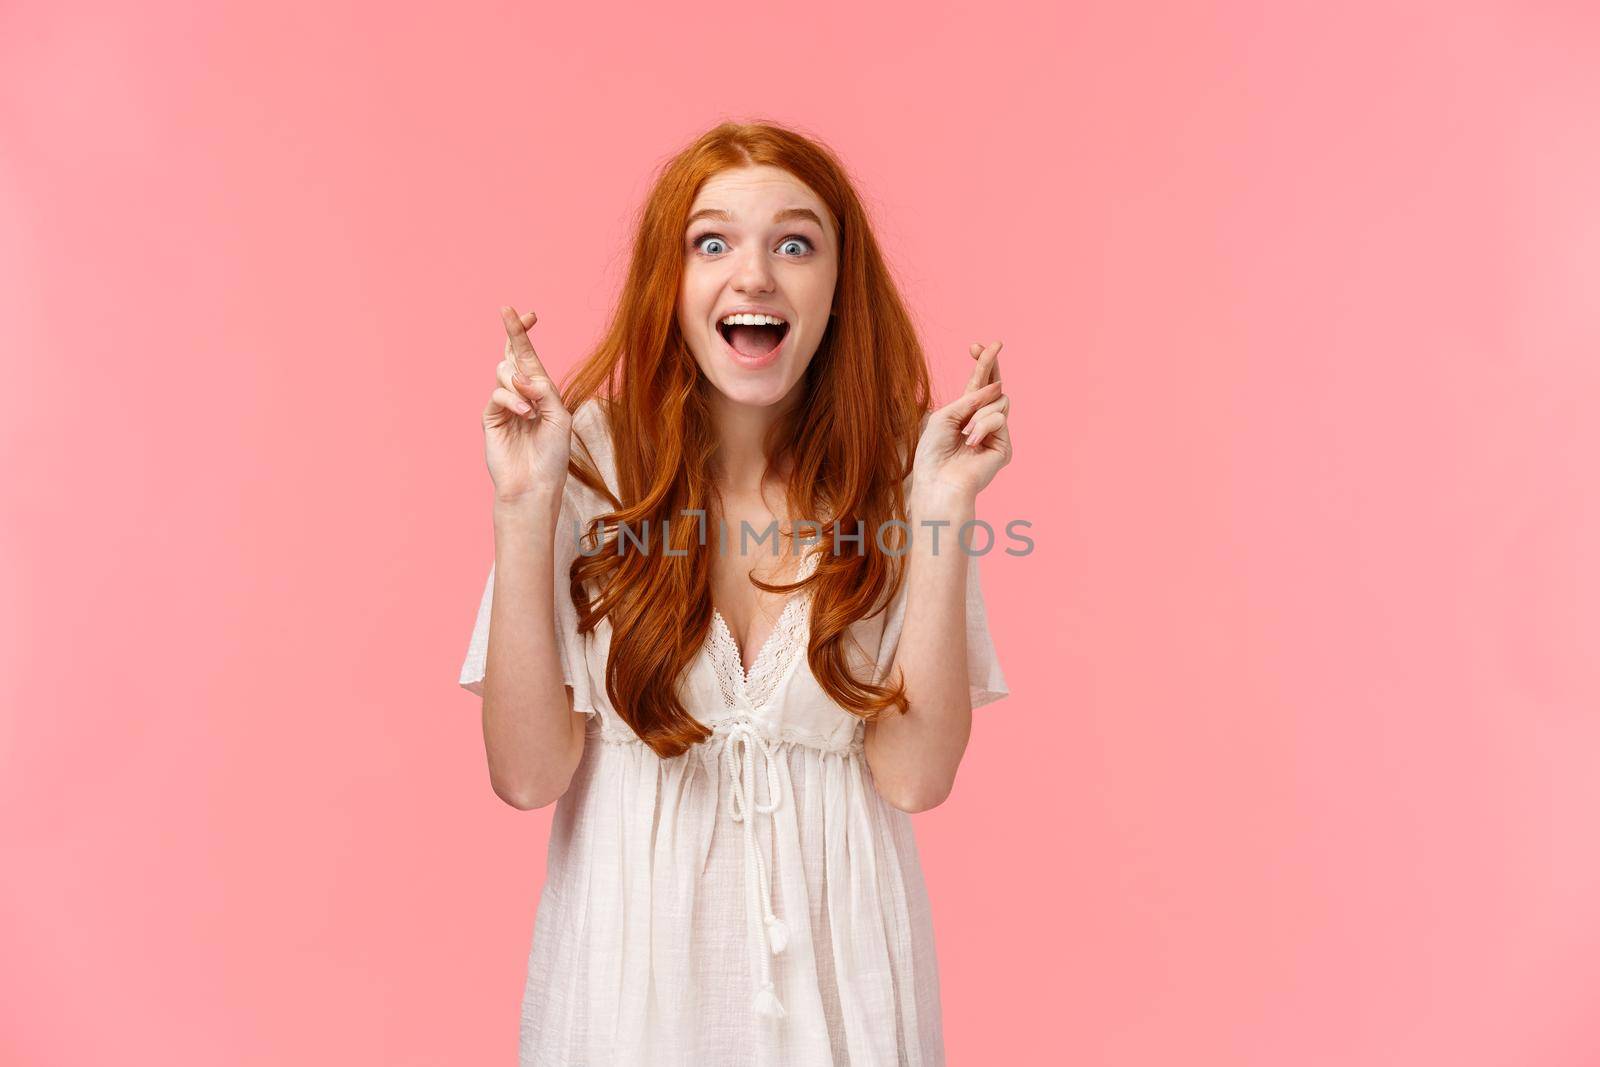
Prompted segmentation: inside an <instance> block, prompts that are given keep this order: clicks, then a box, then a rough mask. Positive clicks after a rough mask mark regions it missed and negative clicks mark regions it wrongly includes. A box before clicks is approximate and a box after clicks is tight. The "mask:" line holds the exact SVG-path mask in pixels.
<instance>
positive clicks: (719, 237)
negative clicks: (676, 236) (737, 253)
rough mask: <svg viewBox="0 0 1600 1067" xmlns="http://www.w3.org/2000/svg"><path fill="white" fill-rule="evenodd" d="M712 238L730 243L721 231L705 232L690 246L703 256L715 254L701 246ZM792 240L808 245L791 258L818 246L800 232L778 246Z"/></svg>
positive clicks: (797, 257) (786, 238)
mask: <svg viewBox="0 0 1600 1067" xmlns="http://www.w3.org/2000/svg"><path fill="white" fill-rule="evenodd" d="M711 240H717V241H721V242H722V243H723V244H727V243H728V239H727V238H725V237H723V236H722V235H721V234H720V233H703V234H701V235H700V236H699V237H696V238H694V239H693V240H692V241H690V242H689V246H690V247H691V248H693V249H694V250H695V251H696V252H699V253H700V254H701V255H703V256H710V255H715V253H711V252H706V251H704V250H703V249H701V247H700V246H701V245H702V244H703V243H705V242H706V241H711ZM791 241H799V242H800V243H801V244H803V245H805V246H806V250H805V252H802V253H800V254H799V255H794V256H790V257H789V258H790V259H799V258H800V256H801V255H809V254H810V253H812V252H815V251H816V246H815V245H813V244H812V243H811V238H809V237H806V236H803V235H801V234H798V233H791V234H790V235H789V236H787V237H785V238H784V239H783V240H782V241H779V242H778V247H779V248H782V247H783V246H784V245H786V244H789V243H790V242H791Z"/></svg>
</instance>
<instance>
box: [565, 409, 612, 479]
mask: <svg viewBox="0 0 1600 1067" xmlns="http://www.w3.org/2000/svg"><path fill="white" fill-rule="evenodd" d="M572 458H573V459H575V460H577V461H578V462H579V463H580V464H583V465H585V466H589V467H592V468H593V469H594V470H595V472H596V473H598V474H599V475H600V477H601V478H602V479H604V480H605V483H606V486H607V487H608V488H609V489H610V490H611V491H612V492H613V493H615V492H616V491H617V457H616V450H615V448H614V447H613V443H612V438H611V419H610V415H609V412H608V408H607V403H606V401H605V399H604V398H603V397H598V396H594V397H590V398H589V399H587V400H585V401H584V402H583V403H581V404H579V405H578V406H577V408H576V409H575V410H574V411H573V412H572ZM584 488H585V492H588V493H591V494H592V493H593V491H592V490H589V489H588V488H587V487H584ZM593 495H594V496H595V497H596V498H597V500H598V494H593Z"/></svg>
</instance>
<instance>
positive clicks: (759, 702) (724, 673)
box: [705, 551, 818, 711]
mask: <svg viewBox="0 0 1600 1067" xmlns="http://www.w3.org/2000/svg"><path fill="white" fill-rule="evenodd" d="M817 563H818V553H817V551H810V552H807V553H806V555H805V557H804V558H803V559H802V561H801V564H800V570H799V572H798V573H797V574H796V576H795V580H796V581H798V580H800V579H801V578H805V577H809V576H810V575H811V573H812V572H813V571H815V570H816V569H817ZM810 599H811V588H810V587H809V586H808V587H806V588H804V589H801V590H799V591H798V592H795V593H791V594H789V600H788V602H787V603H786V604H784V606H783V612H782V613H781V614H780V615H779V616H778V623H777V625H776V626H774V627H773V629H772V633H771V634H769V635H768V636H767V640H766V642H765V643H764V644H762V646H761V651H760V652H758V653H756V659H755V662H754V663H752V664H751V665H750V671H749V673H746V672H745V669H744V663H743V661H742V657H741V655H740V652H739V644H738V642H737V641H735V640H734V637H733V631H732V630H731V629H730V628H729V627H728V621H727V620H726V619H724V618H723V617H722V612H720V611H718V610H717V609H716V608H712V609H711V628H710V629H709V630H708V631H707V632H706V644H705V647H706V651H707V654H708V655H709V656H710V658H711V665H712V667H713V668H714V669H715V671H716V675H717V688H718V689H720V690H721V691H722V699H723V703H725V704H726V705H727V706H728V708H729V709H730V710H737V709H740V708H748V710H751V711H757V710H760V709H761V708H764V707H766V706H767V704H768V703H770V702H771V700H772V697H773V694H774V692H775V690H776V689H777V685H778V682H779V681H781V680H782V679H783V676H784V675H785V674H787V673H788V670H789V667H790V666H791V665H792V664H793V662H794V658H795V656H796V655H798V654H800V653H801V652H803V651H804V650H805V647H806V642H807V638H808V637H809V633H808V631H809V629H810V627H809V621H810V620H809V619H808V618H807V617H806V611H805V609H806V605H807V603H808V602H809V601H810ZM741 698H742V699H741Z"/></svg>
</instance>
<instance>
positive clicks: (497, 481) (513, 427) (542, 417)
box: [483, 307, 572, 503]
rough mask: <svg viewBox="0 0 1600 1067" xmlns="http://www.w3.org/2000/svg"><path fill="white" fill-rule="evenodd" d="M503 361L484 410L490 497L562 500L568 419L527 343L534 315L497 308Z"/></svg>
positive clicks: (552, 384)
mask: <svg viewBox="0 0 1600 1067" xmlns="http://www.w3.org/2000/svg"><path fill="white" fill-rule="evenodd" d="M500 318H501V321H502V323H503V325H504V326H505V329H506V347H505V358H504V359H502V360H501V361H500V364H499V366H497V367H496V368H495V379H496V381H497V388H496V389H495V391H494V393H493V394H491V395H490V397H489V405H488V407H486V408H484V409H483V447H484V453H485V456H486V458H487V459H488V461H489V477H491V478H492V479H494V492H495V498H496V499H497V500H499V501H502V502H505V503H512V502H515V501H519V500H523V499H526V498H528V497H529V496H530V495H536V494H541V493H551V494H553V497H554V499H556V500H559V499H561V492H562V490H563V489H564V488H565V487H566V484H567V461H568V458H569V456H570V454H571V448H572V416H571V415H570V414H568V412H567V409H566V408H565V407H563V406H562V404H561V392H560V390H558V389H557V388H556V384H555V382H553V381H551V380H550V376H549V375H548V374H546V373H545V370H544V366H543V364H541V363H540V362H539V357H538V355H537V354H536V353H535V352H534V350H533V343H532V342H531V341H529V340H528V327H529V326H532V325H533V324H534V323H535V322H538V321H539V316H537V315H535V314H534V313H533V312H531V311H530V312H528V313H527V314H526V315H519V314H517V310H516V309H515V308H511V307H503V308H501V309H500Z"/></svg>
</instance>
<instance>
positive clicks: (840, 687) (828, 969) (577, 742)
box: [461, 123, 1011, 1067]
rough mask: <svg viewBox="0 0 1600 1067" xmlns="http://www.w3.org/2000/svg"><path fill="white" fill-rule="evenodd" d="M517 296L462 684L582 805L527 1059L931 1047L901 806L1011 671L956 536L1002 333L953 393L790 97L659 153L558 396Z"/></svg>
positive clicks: (991, 427)
mask: <svg viewBox="0 0 1600 1067" xmlns="http://www.w3.org/2000/svg"><path fill="white" fill-rule="evenodd" d="M502 317H503V319H504V324H505V327H506V332H507V345H506V352H505V358H504V360H503V361H502V362H501V363H500V364H499V367H498V369H497V379H498V380H497V386H496V388H495V390H494V392H493V395H492V396H491V398H490V400H489V403H488V406H487V407H486V408H485V410H484V413H483V426H484V434H485V440H486V451H487V455H488V463H489V471H490V474H491V476H492V478H493V481H494V487H495V505H494V523H495V563H494V567H493V568H492V569H491V571H490V574H489V582H488V585H487V587H486V588H485V589H484V594H483V600H482V604H481V607H480V609H479V613H478V619H477V624H476V627H475V630H474V632H473V635H472V640H471V644H470V646H469V649H468V654H467V659H466V663H465V664H464V666H463V668H462V673H461V684H462V685H464V686H465V687H466V688H468V689H469V690H471V691H472V692H474V693H478V694H479V695H481V696H482V697H483V728H484V741H485V745H486V748H487V751H488V759H489V770H490V777H491V781H492V783H493V785H494V788H495V791H496V792H497V793H498V794H499V795H500V796H501V797H502V798H504V799H505V800H507V802H509V803H511V804H513V805H515V806H516V807H519V808H534V807H540V806H543V805H545V804H548V803H550V802H551V801H552V800H557V798H559V800H558V802H557V804H556V811H555V816H554V820H553V822H552V827H551V838H550V848H549V860H548V873H547V877H546V882H545V886H544V891H543V893H542V895H541V897H540V900H539V908H538V914H537V919H536V923H535V933H534V937H533V947H532V953H531V956H530V960H529V967H528V980H527V986H526V990H525V992H524V999H523V1009H522V1028H521V1063H522V1064H524V1065H532V1064H539V1065H544V1064H552V1065H553V1064H563V1065H571V1064H589V1065H594V1067H599V1065H609V1064H650V1065H671V1064H694V1065H715V1064H739V1065H747V1064H778V1063H783V1064H835V1063H838V1064H842V1063H850V1064H853V1065H855V1067H864V1065H869V1064H884V1065H889V1067H894V1065H896V1064H912V1065H925V1064H941V1063H943V1062H944V1049H943V1040H942V1033H941V1025H940V1005H939V990H938V974H937V964H936V959H935V954H934V943H933V932H932V927H931V924H930V921H929V911H928V901H927V896H926V893H925V890H924V887H923V883H922V876H921V869H920V866H919V863H918V858H917V851H916V844H915V840H914V838H913V835H912V829H911V822H910V819H909V818H908V815H907V813H908V812H915V811H921V810H925V809H927V808H929V807H932V806H933V805H935V804H938V803H939V802H941V801H942V800H943V799H944V797H945V796H946V795H947V794H948V793H949V791H950V788H951V785H952V783H953V782H954V779H955V773H956V767H957V765H958V763H959V762H960V759H961V755H962V752H963V750H964V749H965V747H966V742H967V737H968V734H969V731H970V726H971V709H972V708H973V707H976V706H979V705H981V704H985V703H988V702H990V701H993V700H996V699H998V698H1000V697H1001V696H1004V695H1005V694H1006V692H1007V689H1006V685H1005V680H1004V677H1003V676H1002V674H1001V671H1000V667H999V664H998V661H997V660H996V658H995V654H994V648H993V646H992V644H991V643H990V639H989V633H988V627H987V623H986V619H985V617H984V612H983V600H982V595H981V592H980V589H979V585H978V566H977V559H976V556H975V555H971V556H969V554H968V553H967V552H966V551H964V550H962V549H961V548H958V547H957V546H956V545H955V536H956V532H957V530H958V529H960V527H961V526H962V524H963V523H966V522H969V521H970V520H972V519H973V514H974V507H975V499H976V496H977V493H978V491H979V490H981V489H982V488H983V487H984V486H986V485H987V484H988V483H989V481H990V480H991V479H992V478H993V477H994V475H995V473H996V472H997V471H998V470H999V469H1000V467H1001V466H1003V465H1004V464H1005V463H1006V462H1007V461H1008V460H1009V459H1010V455H1011V445H1010V438H1009V433H1008V431H1007V427H1006V415H1007V409H1008V407H1009V401H1008V399H1007V397H1006V396H1005V395H1004V394H1002V393H1001V391H1000V384H999V381H998V377H999V365H998V362H997V354H998V351H999V348H1000V345H999V344H998V343H995V344H991V345H987V346H979V345H974V346H973V348H972V353H971V354H972V356H973V357H974V359H975V360H976V363H975V365H974V368H973V372H972V376H971V379H970V381H969V382H968V384H967V388H966V391H965V392H964V393H963V394H962V395H961V396H960V397H958V398H957V399H956V400H954V401H952V402H951V403H950V404H948V405H945V406H944V407H942V408H939V409H938V410H936V411H932V412H931V413H930V411H929V408H930V399H929V386H928V373H927V368H926V364H925V360H924V357H923V354H922V351H921V348H920V347H919V345H918V343H917V339H916V336H915V333H914V331H913V329H912V326H911V322H910V319H909V316H908V315H907V313H906V311H905V308H904V305H903V304H902V302H901V300H900V298H899V296H898V294H897V292H896V290H895V287H894V285H893V283H892V282H891V280H890V277H889V274H888V271H887V270H886V268H885V265H884V263H883V260H882V258H881V256H880V254H879V250H878V246H877V243H876V242H875V241H874V239H873V236H872V233H871V230H870V229H869V227H868V224H867V219H866V216H865V214H864V211H863V209H862V206H861V204H860V201H859V200H858V198H857V196H856V194H855V192H854V190H853V189H852V188H851V185H850V183H849V180H848V178H847V176H846V174H845V171H844V169H843V168H842V167H841V165H840V164H839V163H838V161H837V160H836V159H835V157H834V156H833V155H832V154H831V153H830V152H829V151H828V150H827V149H825V148H823V147H821V146H819V145H817V144H815V143H814V142H812V141H810V140H807V139H806V138H804V137H802V136H800V135H798V134H796V133H794V132H792V131H790V130H787V129H784V128H782V127H779V126H775V125H769V124H752V125H736V124H731V123H730V124H724V125H721V126H718V127H717V128H715V129H713V130H711V131H709V132H708V133H706V134H705V135H704V136H702V137H701V138H700V139H699V140H697V141H696V142H695V143H694V144H692V145H690V146H689V147H688V148H687V149H685V150H684V151H683V152H682V153H681V154H680V155H678V156H677V157H676V158H675V159H673V160H672V161H670V162H669V163H668V165H667V166H666V167H665V168H664V170H663V172H662V174H661V175H660V177H659V179H658V181H657V183H656V185H655V188H654V190H653V191H652V193H651V195H650V198H649V200H648V202H647V204H646V206H645V209H644V212H643V216H642V218H641V220H640V224H639V229H638V233H637V236H636V240H635V244H634V250H633V257H632V262H631V265H630V269H629V273H628V277H627V281H626V283H625V285H624V289H623V293H622V297H621V300H620V303H619V307H618V310H617V312H616V315H615V317H614V321H613V323H612V325H611V327H610V329H609V331H608V333H607V335H606V337H605V339H604V340H603V341H602V342H601V344H600V345H599V347H598V349H597V350H596V351H595V352H594V353H593V355H591V356H590V357H589V358H588V359H587V360H586V361H585V362H584V363H583V364H582V365H581V367H580V368H579V369H578V371H577V373H576V375H575V377H574V379H573V380H572V382H571V383H570V384H569V385H568V386H567V387H566V388H565V389H564V390H562V391H559V392H558V390H557V389H556V388H555V386H554V385H553V384H552V383H551V381H550V379H549V378H548V376H547V375H546V374H545V371H544V369H543V367H542V366H541V364H540V362H539V359H538V356H537V354H536V353H535V351H534V349H533V346H532V344H531V343H530V341H529V339H528V336H527V332H526V330H527V327H529V326H531V325H533V323H534V321H535V316H533V315H532V314H529V315H526V316H519V315H518V314H517V313H516V312H515V310H513V309H511V308H505V309H502ZM969 436H970V440H969ZM819 530H820V532H821V534H822V536H821V537H820V538H819V537H818V536H817V535H818V532H819ZM774 532H775V533H776V534H777V535H778V536H770V534H771V533H774ZM742 533H744V534H745V536H741V534H742ZM761 534H769V536H767V537H766V538H765V540H762V541H757V540H755V538H756V536H757V535H761ZM907 534H909V536H906V535H907ZM580 535H581V536H580ZM936 535H937V536H936ZM990 540H991V542H992V539H990ZM982 541H983V539H982V538H981V537H977V536H974V535H973V534H972V533H971V532H970V531H968V532H967V533H966V535H965V538H964V539H963V543H964V544H966V543H969V542H970V543H971V546H972V551H973V552H977V551H978V550H979V546H980V545H981V544H982Z"/></svg>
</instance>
